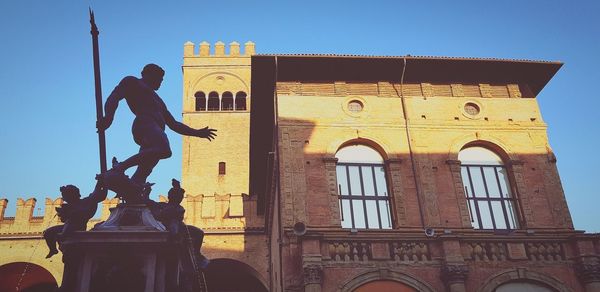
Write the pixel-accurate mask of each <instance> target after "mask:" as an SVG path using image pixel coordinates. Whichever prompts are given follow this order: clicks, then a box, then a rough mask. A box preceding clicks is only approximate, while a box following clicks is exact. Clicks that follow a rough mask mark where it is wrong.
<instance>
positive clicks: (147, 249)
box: [60, 204, 181, 292]
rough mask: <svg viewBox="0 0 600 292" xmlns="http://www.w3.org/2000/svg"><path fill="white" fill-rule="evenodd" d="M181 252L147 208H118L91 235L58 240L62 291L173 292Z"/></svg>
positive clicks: (123, 205) (75, 233)
mask: <svg viewBox="0 0 600 292" xmlns="http://www.w3.org/2000/svg"><path fill="white" fill-rule="evenodd" d="M180 248H181V245H179V244H176V243H173V242H172V241H170V240H169V233H168V232H167V231H166V229H165V227H164V226H163V225H162V224H161V223H160V222H158V221H156V219H154V217H153V216H152V214H151V212H150V210H149V209H148V207H146V206H145V205H127V204H120V205H119V206H117V207H116V208H113V209H111V215H110V217H109V218H108V220H106V221H105V222H103V223H101V224H98V225H97V226H95V227H94V228H93V229H92V230H91V231H80V232H74V233H73V234H70V235H69V236H68V237H67V238H65V239H64V240H63V241H62V244H61V249H62V251H63V262H64V265H65V268H64V273H63V281H62V285H61V290H60V291H80V292H96V291H98V292H100V291H111V292H120V291H123V292H125V291H128V292H138V291H139V292H168V291H177V290H178V289H177V286H178V279H177V278H178V273H179V272H178V271H179V266H180V264H179V262H180V259H179V257H180V256H179V255H178V249H180Z"/></svg>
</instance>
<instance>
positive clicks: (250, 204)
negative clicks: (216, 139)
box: [0, 193, 261, 234]
mask: <svg viewBox="0 0 600 292" xmlns="http://www.w3.org/2000/svg"><path fill="white" fill-rule="evenodd" d="M158 201H159V202H161V203H166V202H168V198H167V197H166V196H164V195H159V196H158ZM36 202H37V200H36V199H35V198H30V199H27V200H25V199H23V198H18V199H17V212H16V215H15V217H5V216H4V214H5V210H6V207H7V206H8V199H5V198H4V199H0V215H1V216H0V234H21V233H31V232H34V233H39V232H42V231H43V230H44V229H46V228H48V227H49V226H53V225H57V224H61V222H60V219H59V218H58V216H56V214H57V212H56V208H57V207H60V206H61V204H62V203H63V200H62V198H56V199H52V198H46V199H45V201H44V210H43V213H42V214H39V216H33V211H34V210H35V206H36ZM119 203H120V200H119V199H118V198H112V199H106V200H104V201H102V203H101V206H98V207H99V208H100V210H101V211H100V216H99V218H92V219H91V220H90V221H89V222H88V227H89V228H91V227H93V226H94V224H96V223H98V222H101V221H104V220H106V219H107V218H108V215H110V209H111V208H114V207H116V206H117V205H118V204H119ZM182 205H183V207H184V208H185V210H186V212H185V222H186V223H188V224H192V225H196V226H199V227H201V228H202V227H203V226H213V227H215V226H219V225H220V224H223V222H225V223H226V224H225V225H228V226H235V227H244V226H245V223H244V222H245V220H244V217H245V216H248V214H245V213H244V210H251V209H255V208H256V198H250V196H248V195H247V194H245V193H227V194H217V193H213V194H210V195H202V194H200V195H196V196H193V195H188V196H186V197H185V199H184V201H183V203H182ZM219 222H220V223H219ZM227 222H229V223H227ZM257 222H261V221H260V220H258V221H257Z"/></svg>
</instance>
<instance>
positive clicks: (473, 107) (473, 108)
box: [464, 102, 481, 116]
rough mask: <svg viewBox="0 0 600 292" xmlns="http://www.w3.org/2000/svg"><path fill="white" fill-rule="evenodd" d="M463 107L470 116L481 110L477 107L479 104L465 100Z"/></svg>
mask: <svg viewBox="0 0 600 292" xmlns="http://www.w3.org/2000/svg"><path fill="white" fill-rule="evenodd" d="M464 109H465V113H467V114H469V115H471V116H476V115H478V114H479V112H480V111H481V109H480V108H479V105H478V104H476V103H474V102H467V103H466V104H465V107H464Z"/></svg>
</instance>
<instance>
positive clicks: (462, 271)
mask: <svg viewBox="0 0 600 292" xmlns="http://www.w3.org/2000/svg"><path fill="white" fill-rule="evenodd" d="M441 273H442V279H443V280H444V283H446V285H450V284H454V283H464V282H465V280H466V279H467V276H468V275H469V266H467V265H466V264H463V263H446V264H444V265H443V266H442V271H441Z"/></svg>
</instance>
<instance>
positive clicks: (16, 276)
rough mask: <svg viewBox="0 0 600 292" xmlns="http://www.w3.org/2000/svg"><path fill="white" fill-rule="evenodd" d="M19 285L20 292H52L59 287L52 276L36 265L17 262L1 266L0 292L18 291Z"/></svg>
mask: <svg viewBox="0 0 600 292" xmlns="http://www.w3.org/2000/svg"><path fill="white" fill-rule="evenodd" d="M23 271H25V274H24V275H23ZM22 275H23V278H22V279H21V276H22ZM19 280H21V283H20V284H19ZM17 285H18V286H19V289H18V291H20V292H50V291H55V290H56V288H57V287H58V286H57V284H56V279H54V277H53V276H52V274H50V272H48V270H46V269H44V268H43V267H41V266H38V265H36V264H32V263H24V262H17V263H10V264H6V265H2V266H0V291H17V290H16V288H17Z"/></svg>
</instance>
